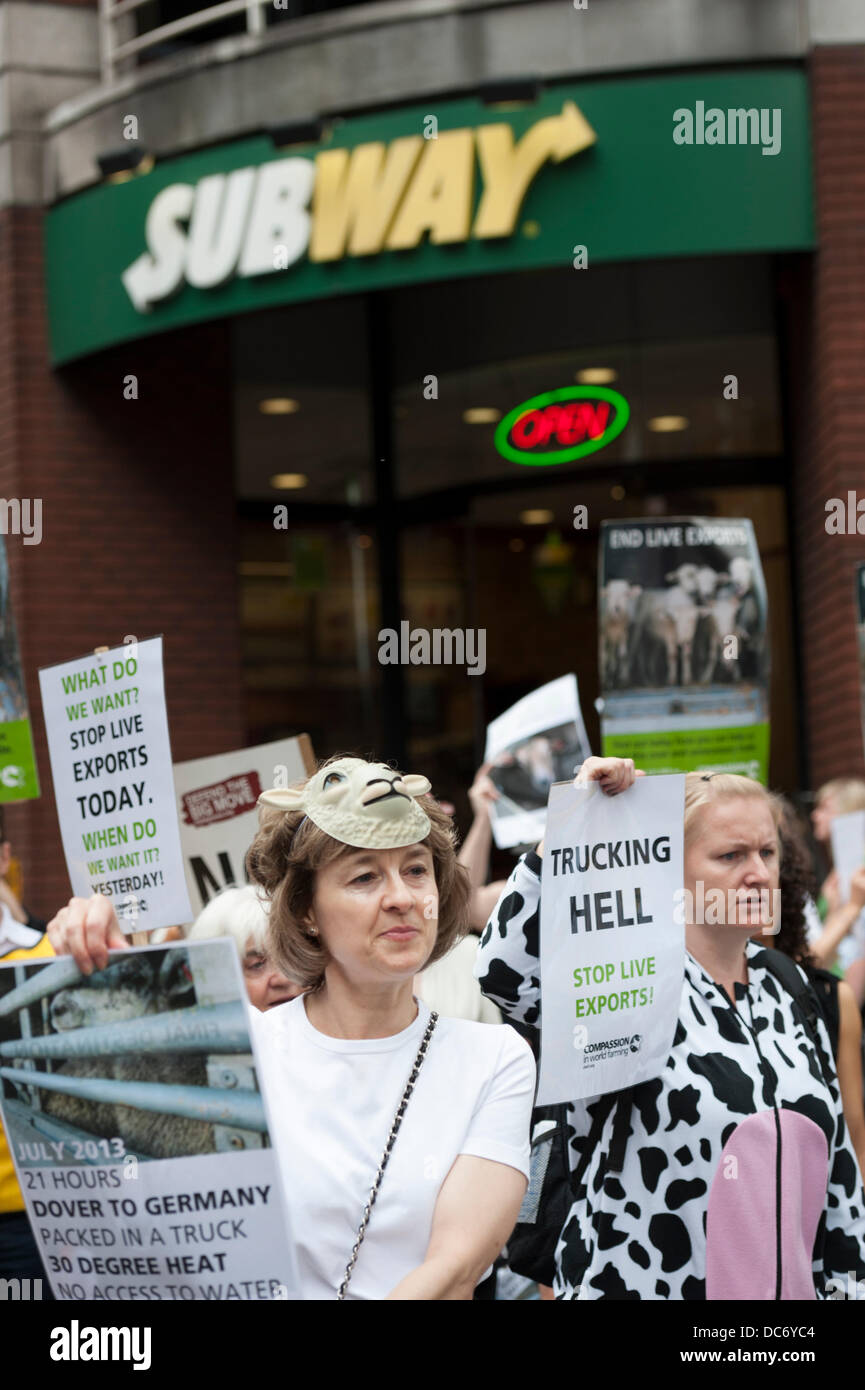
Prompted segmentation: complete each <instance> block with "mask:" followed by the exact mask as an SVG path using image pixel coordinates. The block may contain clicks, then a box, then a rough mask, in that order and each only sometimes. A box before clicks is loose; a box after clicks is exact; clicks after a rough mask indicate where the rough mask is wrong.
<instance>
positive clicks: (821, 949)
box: [809, 867, 865, 970]
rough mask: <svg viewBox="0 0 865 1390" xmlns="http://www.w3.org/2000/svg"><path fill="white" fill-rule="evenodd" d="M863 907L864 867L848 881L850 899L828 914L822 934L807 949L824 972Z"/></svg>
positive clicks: (864, 889)
mask: <svg viewBox="0 0 865 1390" xmlns="http://www.w3.org/2000/svg"><path fill="white" fill-rule="evenodd" d="M863 907H865V867H863V868H861V869H857V870H856V872H855V873H854V874H853V877H852V878H851V880H850V898H849V901H848V902H846V903H844V904H843V906H841V907H837V908H835V910H834V911H833V912H830V913H829V915H828V917H827V918H826V921H825V922H824V923H823V932H822V934H821V935H820V936H819V937H818V938H817V940H816V941H812V942H811V943H810V946H809V949H810V951H811V955H812V956H813V957H814V961H815V963H816V964H817V965H819V966H820V967H821V968H822V969H824V970H826V969H828V967H829V966H830V965H831V964H832V962H833V960H834V959H835V956H836V955H837V952H838V947H839V946H840V945H841V942H842V941H843V940H844V937H845V936H846V935H847V933H848V932H849V931H850V929H851V927H852V926H853V923H854V922H855V921H856V918H857V917H858V916H859V914H860V912H861V911H862V909H863Z"/></svg>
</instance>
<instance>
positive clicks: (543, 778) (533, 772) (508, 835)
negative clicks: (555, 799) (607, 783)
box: [484, 675, 591, 849]
mask: <svg viewBox="0 0 865 1390" xmlns="http://www.w3.org/2000/svg"><path fill="white" fill-rule="evenodd" d="M590 752H591V750H590V748H589V740H588V738H587V737H586V730H585V725H584V724H583V715H582V711H581V710H580V696H579V690H578V687H577V678H576V676H574V675H569V676H560V677H559V679H558V680H554V681H550V682H549V683H548V684H547V685H542V686H540V687H539V689H537V690H533V691H532V692H531V694H529V695H526V696H525V697H524V698H523V699H522V700H518V701H517V703H516V704H515V705H512V706H511V708H510V709H509V710H506V711H505V713H504V714H501V715H499V717H498V719H494V720H493V721H492V723H491V724H490V725H489V727H488V729H487V744H486V752H485V753H484V760H485V761H486V762H492V763H493V767H492V768H491V769H490V777H491V779H492V781H493V783H494V784H495V786H496V788H497V790H498V793H499V799H498V800H497V801H493V802H491V803H490V820H491V821H492V829H493V836H494V838H495V842H496V844H497V845H498V847H499V849H511V848H512V847H513V846H514V845H528V844H535V843H536V842H537V841H538V840H539V839H540V838H541V836H542V835H543V833H544V821H545V819H546V814H547V798H548V796H549V794H550V787H551V786H552V785H553V783H554V782H558V781H561V780H562V778H566V777H572V776H573V775H574V772H575V769H576V768H577V767H579V765H580V764H581V763H583V762H585V760H586V758H588V757H589V755H590Z"/></svg>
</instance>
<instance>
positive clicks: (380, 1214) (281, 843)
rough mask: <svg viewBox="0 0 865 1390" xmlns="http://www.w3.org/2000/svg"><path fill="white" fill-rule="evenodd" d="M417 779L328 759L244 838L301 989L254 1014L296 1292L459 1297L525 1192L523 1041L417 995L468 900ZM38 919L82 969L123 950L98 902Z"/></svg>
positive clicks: (526, 1070) (271, 802)
mask: <svg viewBox="0 0 865 1390" xmlns="http://www.w3.org/2000/svg"><path fill="white" fill-rule="evenodd" d="M428 790H429V783H428V782H427V780H426V778H423V777H414V776H411V777H402V776H401V775H400V774H399V773H396V772H394V771H393V770H392V769H391V768H389V767H386V766H384V765H381V764H375V763H366V762H363V761H362V760H360V759H358V758H338V759H335V760H332V761H331V762H329V763H326V764H325V765H324V766H323V767H321V768H320V769H319V771H318V772H316V773H315V774H314V775H313V776H312V777H311V778H309V779H308V780H307V781H306V782H305V783H304V784H303V785H302V786H301V787H299V788H285V789H278V790H274V791H272V792H268V793H265V794H264V796H263V798H262V799H263V800H264V802H265V805H264V807H263V808H262V812H261V825H260V829H259V832H258V834H257V836H256V838H255V840H254V842H253V844H252V847H251V849H250V851H249V856H248V861H247V864H248V869H249V872H250V876H251V878H252V879H253V881H254V882H256V883H258V884H259V885H260V886H261V887H262V888H263V889H264V890H265V892H266V894H267V896H268V898H269V899H270V903H271V906H270V934H269V941H270V945H271V949H272V953H273V958H274V960H275V962H276V963H277V965H278V966H279V968H280V969H281V970H282V971H283V973H284V974H285V975H286V976H287V977H288V978H290V979H292V980H296V981H297V982H298V983H299V984H300V985H301V986H302V987H303V988H304V990H305V991H306V992H305V993H304V994H303V995H301V996H299V997H298V998H296V999H293V1000H291V1001H290V1002H289V1003H287V1004H283V1005H281V1006H280V1007H278V1008H273V1009H269V1010H268V1011H267V1012H266V1013H264V1014H259V1015H255V1016H254V1021H255V1028H256V1033H257V1037H258V1044H259V1060H260V1063H261V1067H262V1072H263V1082H264V1085H265V1086H266V1089H267V1094H268V1097H269V1101H270V1111H271V1114H272V1116H273V1120H274V1133H273V1138H274V1143H275V1147H276V1150H277V1153H278V1157H279V1161H280V1166H281V1169H282V1174H283V1179H284V1190H285V1193H286V1198H287V1202H288V1208H289V1221H290V1225H291V1230H292V1233H293V1238H294V1240H295V1243H296V1249H297V1256H298V1265H299V1268H300V1278H301V1288H302V1294H303V1297H304V1298H325V1299H327V1298H331V1299H332V1298H337V1297H345V1298H348V1299H355V1300H358V1299H378V1298H392V1299H400V1300H415V1299H436V1300H437V1299H470V1298H471V1297H472V1294H473V1291H474V1289H475V1286H476V1285H477V1284H478V1283H479V1282H480V1280H481V1279H482V1278H483V1276H484V1275H485V1273H486V1272H487V1270H488V1269H489V1266H490V1265H491V1264H492V1262H493V1260H494V1259H495V1257H496V1256H497V1255H498V1253H499V1251H500V1250H501V1249H502V1247H503V1246H504V1244H505V1242H506V1240H507V1238H508V1235H509V1234H510V1232H511V1230H512V1228H513V1225H514V1222H515V1220H516V1216H517V1212H518V1211H519V1207H520V1203H521V1200H522V1197H523V1194H524V1192H525V1189H526V1178H527V1174H528V1156H529V1153H528V1128H529V1116H530V1113H531V1106H532V1098H533V1094H534V1063H533V1060H532V1057H531V1053H530V1050H529V1048H528V1047H527V1046H526V1044H525V1043H524V1042H523V1041H522V1040H521V1039H520V1038H519V1037H517V1035H516V1034H515V1033H514V1031H513V1029H511V1028H507V1027H504V1026H490V1025H480V1024H475V1023H469V1022H466V1021H464V1020H462V1019H446V1018H440V1019H439V1018H438V1017H437V1015H435V1014H431V1013H430V1010H429V1009H428V1008H427V1006H426V1005H425V1004H424V1003H423V1002H422V1001H421V1002H418V1001H417V1000H416V999H415V998H414V996H413V994H412V981H413V979H414V977H415V975H416V974H417V973H418V972H419V971H420V970H422V969H423V968H424V966H426V965H427V964H431V963H434V962H435V961H436V960H438V959H440V958H441V957H442V956H444V955H445V954H446V953H447V951H448V949H449V948H450V946H451V945H452V944H453V942H454V941H455V940H456V939H457V938H458V937H459V936H460V935H461V934H462V933H463V932H464V931H465V929H466V922H465V918H466V910H467V903H468V894H469V887H468V883H467V881H466V876H465V873H464V871H463V870H462V869H461V867H460V866H459V865H458V864H457V862H456V854H455V851H454V846H453V831H452V828H451V824H450V820H449V818H448V817H447V816H446V815H445V814H444V813H443V812H442V811H441V810H440V809H439V807H438V806H437V805H436V804H435V803H434V802H433V801H432V799H431V798H429V797H426V795H425V793H426V792H427V791H428ZM49 930H50V932H51V936H52V940H53V941H54V943H55V945H56V947H57V949H58V951H71V952H72V954H73V955H74V956H75V959H76V961H77V963H78V965H79V968H81V969H82V970H84V971H85V973H89V972H90V971H91V970H92V969H93V968H94V967H96V968H102V967H103V966H104V965H105V963H106V961H107V952H108V949H109V947H111V946H117V945H120V944H122V938H121V936H120V933H119V930H118V926H117V921H116V917H115V915H114V911H113V908H112V906H111V904H110V902H109V901H108V900H106V899H104V898H100V897H98V896H96V897H93V898H91V899H90V900H89V901H84V900H83V899H72V901H71V902H70V903H69V905H68V906H67V907H66V908H64V909H63V910H62V911H61V912H60V913H58V915H57V917H56V918H55V919H54V921H53V922H52V923H51V924H50V927H49ZM379 1185H380V1186H379ZM365 1222H366V1224H364V1223H365Z"/></svg>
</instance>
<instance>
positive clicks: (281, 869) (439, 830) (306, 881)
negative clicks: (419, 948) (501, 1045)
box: [246, 758, 471, 991]
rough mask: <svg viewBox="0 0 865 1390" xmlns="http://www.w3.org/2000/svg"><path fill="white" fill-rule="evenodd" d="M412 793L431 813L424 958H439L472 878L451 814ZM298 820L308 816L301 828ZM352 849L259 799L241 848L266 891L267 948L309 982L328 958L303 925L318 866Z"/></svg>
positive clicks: (459, 933)
mask: <svg viewBox="0 0 865 1390" xmlns="http://www.w3.org/2000/svg"><path fill="white" fill-rule="evenodd" d="M333 761H335V759H333V758H330V759H328V762H333ZM321 766H322V767H325V766H327V763H322V764H321ZM297 785H299V786H304V785H305V783H299V784H297ZM417 800H418V803H419V804H420V805H421V806H422V807H423V809H424V811H425V812H426V814H427V816H428V817H429V820H430V832H429V834H428V835H427V836H426V838H425V839H424V840H421V841H419V843H420V844H423V845H426V846H427V848H428V849H429V850H430V852H431V854H432V858H433V874H434V876H435V881H436V887H437V888H438V892H439V906H438V931H437V934H436V940H435V946H434V947H433V950H432V953H431V954H430V957H429V959H428V960H427V961H426V962H425V965H427V966H428V965H432V964H433V963H434V962H435V961H437V960H441V958H442V956H446V955H447V953H448V951H450V949H451V947H452V946H455V945H456V943H457V941H459V940H460V938H461V937H463V936H465V935H467V933H468V930H469V926H468V906H469V898H470V896H471V886H470V883H469V876H468V873H467V872H466V870H465V869H464V868H463V866H462V865H461V864H458V863H457V856H456V835H455V832H454V827H453V823H452V821H451V818H450V816H448V815H446V814H445V812H444V811H443V810H442V809H441V807H440V806H439V804H438V802H437V801H436V800H435V799H434V797H432V796H430V795H427V796H422V797H418V798H417ZM301 821H305V824H304V825H303V826H302V828H301V829H299V830H298V827H299V826H300V825H301ZM296 832H297V833H296ZM355 852H356V847H355V846H352V845H345V844H343V843H342V842H341V841H340V840H334V839H333V837H332V836H330V835H328V834H326V833H325V831H323V830H320V829H319V827H318V826H317V825H316V824H315V822H314V821H311V820H309V819H307V818H306V817H305V816H304V813H303V811H302V810H300V809H297V810H291V811H281V810H279V809H278V808H277V807H273V806H266V805H265V806H262V807H261V810H260V812H259V824H258V832H257V834H256V836H255V839H254V840H253V842H252V844H251V845H250V847H249V851H248V853H247V856H246V871H247V873H248V875H249V877H250V879H251V880H252V882H253V883H259V884H261V886H262V888H263V889H264V891H265V893H266V894H267V896H268V897H269V899H270V924H269V927H268V949H269V952H270V955H271V957H272V959H273V962H274V964H275V965H277V966H278V968H279V970H280V971H281V972H282V973H283V974H284V975H287V976H288V977H289V979H291V980H296V981H297V983H298V984H299V985H301V986H302V987H303V988H304V989H306V990H310V991H313V990H317V989H320V988H321V986H322V985H323V983H324V972H325V967H326V966H327V963H328V954H327V948H326V947H325V945H324V942H323V941H322V940H321V937H319V936H310V934H309V931H308V929H307V928H306V927H305V926H304V925H303V922H304V919H305V918H306V917H307V915H308V914H309V911H310V909H311V907H312V900H313V896H314V894H315V879H316V873H317V872H318V870H319V869H323V868H325V867H326V866H327V865H328V864H333V863H335V862H336V860H337V859H341V858H342V857H343V856H344V855H346V854H352V853H355Z"/></svg>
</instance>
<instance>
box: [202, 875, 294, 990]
mask: <svg viewBox="0 0 865 1390" xmlns="http://www.w3.org/2000/svg"><path fill="white" fill-rule="evenodd" d="M214 936H230V937H231V938H232V939H233V941H234V944H235V946H236V947H237V953H238V955H239V956H240V967H241V969H242V971H243V982H244V984H245V985H246V993H247V994H248V996H249V1002H250V1004H252V1005H253V1007H254V1008H256V1009H260V1010H261V1011H262V1012H264V1011H265V1010H267V1009H272V1008H274V1007H275V1006H276V1005H277V1004H285V1003H287V1002H288V1000H289V999H296V998H297V996H298V994H300V993H301V992H302V991H301V987H300V985H298V984H295V982H294V981H293V980H290V979H289V978H288V977H287V976H286V975H283V974H282V973H281V972H280V971H279V970H278V969H277V968H276V966H275V965H274V964H273V961H272V960H271V958H270V955H269V954H268V949H267V906H266V904H265V902H263V901H262V897H261V895H260V894H259V892H258V891H257V889H256V888H255V887H254V886H253V885H252V884H251V883H248V884H246V885H244V887H242V888H225V889H223V891H222V892H221V893H217V895H216V897H215V898H211V900H210V902H209V903H208V904H207V905H206V906H205V907H204V908H202V910H201V912H200V913H199V914H198V917H197V918H196V919H195V921H194V923H193V924H192V926H191V927H190V928H189V931H188V933H187V940H189V941H205V940H208V939H210V938H212V937H214Z"/></svg>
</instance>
